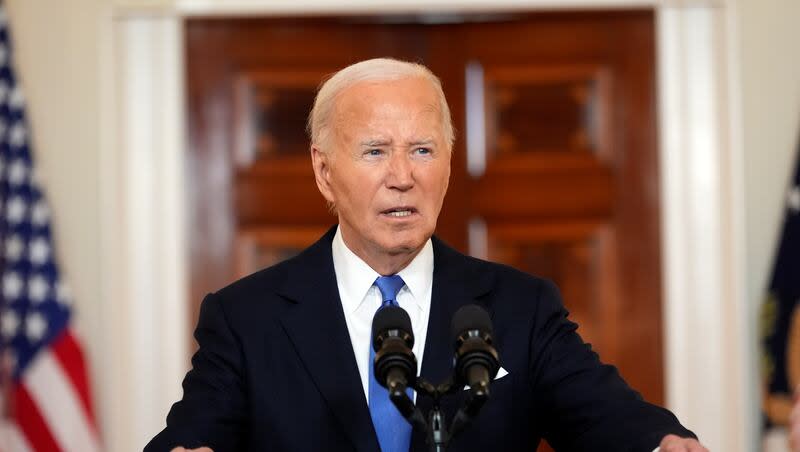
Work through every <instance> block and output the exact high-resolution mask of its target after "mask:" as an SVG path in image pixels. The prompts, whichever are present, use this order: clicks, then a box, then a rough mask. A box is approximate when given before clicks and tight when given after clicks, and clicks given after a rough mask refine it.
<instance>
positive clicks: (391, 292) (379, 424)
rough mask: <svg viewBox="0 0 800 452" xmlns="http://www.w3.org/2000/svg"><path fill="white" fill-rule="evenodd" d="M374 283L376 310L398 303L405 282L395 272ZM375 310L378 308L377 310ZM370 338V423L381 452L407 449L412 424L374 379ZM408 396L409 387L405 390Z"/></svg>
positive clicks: (373, 359)
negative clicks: (379, 298) (380, 300)
mask: <svg viewBox="0 0 800 452" xmlns="http://www.w3.org/2000/svg"><path fill="white" fill-rule="evenodd" d="M375 285H376V286H378V289H379V290H380V291H381V296H382V298H383V303H381V307H380V308H378V310H381V309H382V308H384V307H385V306H399V304H398V303H397V293H398V292H400V289H402V288H403V286H404V285H405V282H403V278H401V277H399V276H398V275H392V276H380V277H378V279H376V280H375ZM376 312H377V311H376ZM371 342H372V341H371V339H370V347H369V414H370V416H371V417H372V425H374V426H375V433H377V435H378V443H380V445H381V450H382V451H383V452H408V448H409V446H410V444H411V424H409V423H408V421H406V419H405V418H404V417H403V416H402V415H401V414H400V412H399V411H397V408H396V407H395V406H394V404H393V403H392V401H391V400H390V399H389V391H388V390H387V389H386V388H384V387H383V386H381V384H380V383H378V380H376V379H375V374H374V366H373V363H374V362H375V349H374V348H373V347H372V343H371ZM407 392H408V394H409V397H411V394H412V392H411V389H408V390H407Z"/></svg>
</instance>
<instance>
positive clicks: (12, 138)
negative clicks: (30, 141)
mask: <svg viewBox="0 0 800 452" xmlns="http://www.w3.org/2000/svg"><path fill="white" fill-rule="evenodd" d="M17 91H18V90H14V91H12V92H11V96H12V97H13V96H14V93H15V92H17ZM10 101H11V100H10V99H9V102H10ZM27 134H28V133H27V131H26V130H25V126H24V125H23V124H22V121H17V122H15V123H14V124H13V125H12V126H11V130H10V131H9V132H8V144H10V145H11V147H13V148H17V149H19V148H21V147H22V146H25V138H26V135H27Z"/></svg>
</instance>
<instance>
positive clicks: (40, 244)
mask: <svg viewBox="0 0 800 452" xmlns="http://www.w3.org/2000/svg"><path fill="white" fill-rule="evenodd" d="M29 248H30V251H29V253H28V254H29V255H28V257H29V258H30V260H31V262H33V263H34V264H36V265H43V264H44V263H45V262H47V258H48V257H50V245H48V244H47V240H45V239H44V238H43V237H36V238H35V239H33V241H32V242H31V243H30V245H29Z"/></svg>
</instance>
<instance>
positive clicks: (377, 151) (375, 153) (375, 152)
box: [364, 149, 383, 157]
mask: <svg viewBox="0 0 800 452" xmlns="http://www.w3.org/2000/svg"><path fill="white" fill-rule="evenodd" d="M382 153H383V151H381V150H380V149H369V150H368V151H367V152H365V153H364V154H365V155H369V156H372V157H377V156H379V155H381V154H382Z"/></svg>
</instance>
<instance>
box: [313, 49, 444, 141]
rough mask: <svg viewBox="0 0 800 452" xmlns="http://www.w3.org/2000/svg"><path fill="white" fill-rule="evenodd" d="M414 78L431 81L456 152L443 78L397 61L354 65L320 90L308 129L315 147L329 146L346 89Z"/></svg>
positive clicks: (417, 65)
mask: <svg viewBox="0 0 800 452" xmlns="http://www.w3.org/2000/svg"><path fill="white" fill-rule="evenodd" d="M412 77H420V78H424V79H426V80H428V81H429V82H430V83H431V86H432V87H433V89H434V91H436V94H437V96H438V97H439V111H440V113H441V115H442V126H443V128H444V130H443V132H444V138H445V142H446V143H447V144H448V146H449V147H450V148H452V147H453V142H454V141H455V131H454V129H453V120H452V118H451V117H450V107H448V106H447V100H446V99H445V97H444V92H443V91H442V82H441V81H440V80H439V77H437V76H436V75H435V74H434V73H433V72H431V70H430V69H428V68H427V67H425V66H423V65H421V64H418V63H411V62H408V61H400V60H395V59H393V58H374V59H371V60H365V61H361V62H358V63H355V64H351V65H350V66H347V67H346V68H344V69H342V70H340V71H339V72H336V73H335V74H333V75H332V76H331V77H330V78H329V79H327V80H326V81H325V82H324V83H323V84H322V85H321V86H320V88H319V91H318V92H317V97H316V98H315V99H314V107H313V108H312V109H311V113H310V114H309V115H308V124H307V125H306V131H307V132H308V135H309V137H310V138H311V143H312V144H317V145H318V144H322V143H325V141H326V139H327V135H328V133H329V132H330V130H329V126H330V122H331V114H332V112H333V109H334V106H335V104H336V98H337V96H338V95H339V93H341V92H342V91H344V90H345V89H347V88H349V87H351V86H353V85H355V84H356V83H359V82H379V81H389V80H400V79H404V78H412Z"/></svg>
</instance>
